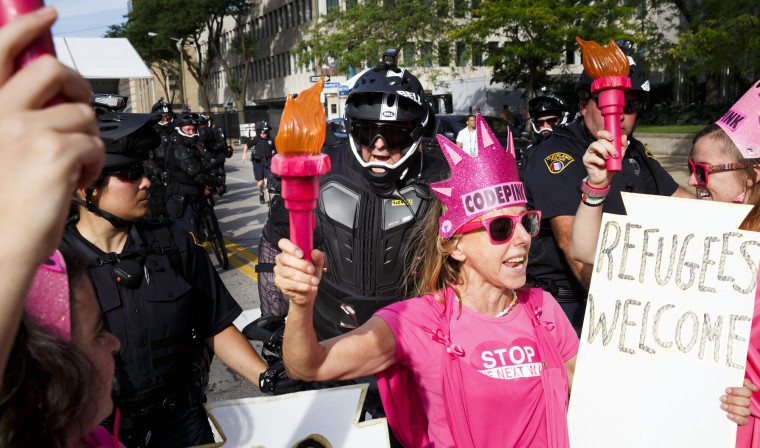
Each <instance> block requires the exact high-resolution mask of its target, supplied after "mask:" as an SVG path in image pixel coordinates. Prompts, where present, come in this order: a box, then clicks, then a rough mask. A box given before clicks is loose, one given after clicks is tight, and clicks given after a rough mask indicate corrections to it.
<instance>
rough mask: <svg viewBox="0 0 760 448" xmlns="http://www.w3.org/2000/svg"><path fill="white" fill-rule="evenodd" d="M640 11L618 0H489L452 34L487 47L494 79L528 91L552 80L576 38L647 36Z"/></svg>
mask: <svg viewBox="0 0 760 448" xmlns="http://www.w3.org/2000/svg"><path fill="white" fill-rule="evenodd" d="M638 20H639V18H638V17H637V16H636V9H635V8H633V7H629V6H626V5H624V4H623V3H621V2H620V1H615V0H600V1H597V2H583V1H580V0H484V1H482V2H481V3H480V5H479V6H478V7H477V9H476V10H475V11H473V19H472V20H470V21H469V22H468V23H466V24H465V25H464V26H463V27H462V28H461V29H460V30H456V31H454V32H453V33H452V34H451V35H452V37H453V38H454V39H455V40H459V41H464V42H467V43H468V44H470V45H471V50H470V51H476V52H477V51H485V52H487V53H488V58H487V59H486V61H485V63H486V65H488V66H491V67H493V75H492V76H493V77H492V79H491V82H501V83H504V84H506V85H513V86H518V87H521V88H523V89H525V91H526V94H527V96H528V98H529V99H530V98H532V96H533V92H534V89H535V88H537V87H540V86H542V85H546V84H550V79H549V76H548V72H549V71H550V70H552V69H553V68H555V67H558V66H560V65H561V64H562V63H563V61H562V58H563V56H564V54H565V52H566V51H568V50H575V49H576V48H577V46H576V43H575V36H579V37H581V38H582V39H584V40H596V41H598V42H601V43H606V42H608V41H609V40H610V39H618V38H623V37H626V38H632V37H633V38H634V40H638V41H640V40H643V38H644V37H645V33H644V34H642V30H643V31H646V30H648V29H649V27H646V28H642V27H641V26H640V23H639V22H638ZM494 37H501V38H503V39H504V43H503V44H502V45H499V46H498V47H497V46H490V47H489V46H488V44H487V43H486V42H485V40H486V39H492V40H493V39H494Z"/></svg>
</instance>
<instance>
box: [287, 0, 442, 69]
mask: <svg viewBox="0 0 760 448" xmlns="http://www.w3.org/2000/svg"><path fill="white" fill-rule="evenodd" d="M348 3H350V7H349V8H348V9H346V10H344V11H339V10H335V11H332V12H329V13H328V14H325V15H323V16H320V17H319V19H318V20H317V21H315V22H314V23H312V24H311V25H309V26H308V28H306V32H307V37H306V38H305V39H304V40H302V41H301V42H299V43H298V45H297V46H296V48H295V51H296V52H297V54H298V56H299V61H301V62H300V63H301V65H304V66H308V65H309V64H310V63H311V62H312V61H324V60H325V59H326V58H327V57H334V58H335V59H336V67H335V68H336V70H337V71H338V72H346V71H348V69H349V67H354V68H363V67H367V66H374V65H375V64H377V62H379V61H380V57H381V56H382V54H383V52H384V51H385V50H387V49H388V48H401V47H402V46H403V45H404V44H405V43H407V42H436V41H437V40H439V39H440V38H441V37H442V36H444V34H445V33H446V32H447V31H448V30H449V29H450V27H451V22H450V20H449V17H448V14H441V12H442V11H441V8H442V7H443V6H441V5H443V4H444V3H448V1H447V0H384V1H378V0H374V1H373V0H365V1H363V2H348Z"/></svg>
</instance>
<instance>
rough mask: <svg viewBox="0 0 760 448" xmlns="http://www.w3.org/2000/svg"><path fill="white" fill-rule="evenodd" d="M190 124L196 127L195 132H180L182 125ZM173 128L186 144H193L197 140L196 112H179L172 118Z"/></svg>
mask: <svg viewBox="0 0 760 448" xmlns="http://www.w3.org/2000/svg"><path fill="white" fill-rule="evenodd" d="M188 124H192V125H194V126H195V127H196V133H195V134H193V135H189V134H185V133H184V132H182V127H183V126H187V125H188ZM174 129H175V130H176V131H177V134H179V137H180V139H182V142H183V143H185V144H186V145H194V144H196V143H197V142H198V133H197V130H198V114H196V113H194V112H185V113H181V114H179V115H178V116H177V118H176V119H174Z"/></svg>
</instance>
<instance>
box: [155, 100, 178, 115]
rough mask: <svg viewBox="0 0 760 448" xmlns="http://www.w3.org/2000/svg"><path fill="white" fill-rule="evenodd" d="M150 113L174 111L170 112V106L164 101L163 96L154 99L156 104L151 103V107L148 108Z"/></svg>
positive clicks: (172, 113)
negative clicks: (156, 99)
mask: <svg viewBox="0 0 760 448" xmlns="http://www.w3.org/2000/svg"><path fill="white" fill-rule="evenodd" d="M150 113H152V114H171V115H174V112H172V106H171V105H170V104H168V103H166V102H165V101H164V99H163V98H161V99H159V100H158V101H156V104H154V105H153V108H152V109H151V110H150Z"/></svg>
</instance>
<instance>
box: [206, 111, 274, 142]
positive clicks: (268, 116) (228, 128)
mask: <svg viewBox="0 0 760 448" xmlns="http://www.w3.org/2000/svg"><path fill="white" fill-rule="evenodd" d="M282 110H283V109H282V108H281V107H271V108H267V107H261V108H255V109H247V110H245V112H244V115H245V123H259V122H261V121H266V122H267V123H269V126H271V127H272V137H275V136H276V135H277V129H278V128H279V127H280V117H282ZM210 117H211V121H213V122H214V123H215V124H216V125H217V126H222V127H223V128H224V132H225V134H226V135H227V138H228V139H230V140H231V141H232V143H240V144H243V143H245V142H246V141H247V140H248V139H249V138H253V137H254V134H253V132H255V131H251V132H248V133H244V135H241V132H240V121H239V120H238V113H237V111H229V112H224V113H216V114H210ZM245 123H244V124H245ZM253 127H254V129H255V126H253Z"/></svg>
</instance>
